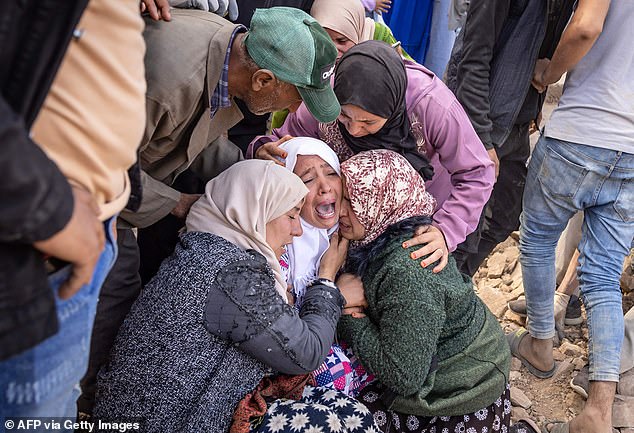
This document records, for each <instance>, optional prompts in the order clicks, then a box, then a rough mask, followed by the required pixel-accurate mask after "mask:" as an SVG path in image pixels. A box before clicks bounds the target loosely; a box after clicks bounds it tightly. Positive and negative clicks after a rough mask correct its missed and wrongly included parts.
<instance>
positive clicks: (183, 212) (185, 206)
mask: <svg viewBox="0 0 634 433" xmlns="http://www.w3.org/2000/svg"><path fill="white" fill-rule="evenodd" d="M200 196H201V194H185V193H181V198H180V200H179V201H178V204H177V205H176V207H174V209H172V212H171V213H172V215H174V216H175V217H176V218H180V219H182V220H184V219H185V218H187V214H188V213H189V209H191V207H192V205H193V204H194V203H196V201H197V200H198V199H199V198H200Z"/></svg>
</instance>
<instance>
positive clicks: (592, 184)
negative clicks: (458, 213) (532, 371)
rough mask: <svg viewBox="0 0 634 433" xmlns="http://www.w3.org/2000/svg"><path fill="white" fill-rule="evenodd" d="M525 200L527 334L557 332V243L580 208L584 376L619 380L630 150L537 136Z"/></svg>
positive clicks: (632, 204)
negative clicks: (587, 368) (585, 338)
mask: <svg viewBox="0 0 634 433" xmlns="http://www.w3.org/2000/svg"><path fill="white" fill-rule="evenodd" d="M523 208H524V210H523V213H522V216H521V229H520V230H521V235H520V262H521V264H522V275H523V278H524V290H525V292H526V303H527V314H528V318H529V325H528V326H529V332H530V334H531V335H532V336H533V337H534V338H538V339H549V338H552V337H553V336H554V335H555V321H554V317H553V311H554V305H553V295H554V292H555V247H556V245H557V240H558V239H559V236H560V234H561V232H562V231H563V229H564V228H565V226H566V223H567V222H568V220H569V219H570V218H571V217H572V216H573V215H574V214H575V212H577V211H578V210H582V211H583V212H584V220H583V226H582V233H581V243H580V244H579V251H580V253H581V256H580V258H579V263H580V265H579V268H578V271H577V273H578V277H579V283H580V289H581V297H582V299H583V303H584V305H585V307H586V313H587V318H588V353H589V360H590V380H600V381H610V382H618V380H619V364H620V354H621V344H622V341H623V310H622V307H621V301H622V299H621V290H620V287H619V278H620V275H621V270H622V266H623V261H624V259H625V256H626V255H627V254H629V249H630V245H631V243H632V237H633V236H634V155H633V154H627V153H623V152H617V151H611V150H607V149H601V148H598V147H591V146H586V145H582V144H576V143H570V142H565V141H561V140H556V139H552V138H546V137H543V136H542V137H541V138H540V139H539V142H538V143H537V146H536V147H535V151H534V152H533V156H532V159H531V162H530V164H529V166H528V176H527V179H526V189H525V190H524V201H523Z"/></svg>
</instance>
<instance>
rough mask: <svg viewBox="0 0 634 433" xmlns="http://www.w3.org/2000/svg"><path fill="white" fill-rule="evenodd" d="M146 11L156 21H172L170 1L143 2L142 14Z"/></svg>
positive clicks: (151, 0)
mask: <svg viewBox="0 0 634 433" xmlns="http://www.w3.org/2000/svg"><path fill="white" fill-rule="evenodd" d="M146 11H147V12H148V13H149V14H150V17H151V18H152V19H153V20H154V21H160V20H164V21H170V20H171V19H172V15H171V14H170V4H169V1H168V0H141V13H143V12H146Z"/></svg>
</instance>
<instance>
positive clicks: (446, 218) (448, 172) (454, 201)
mask: <svg viewBox="0 0 634 433" xmlns="http://www.w3.org/2000/svg"><path fill="white" fill-rule="evenodd" d="M438 81H439V80H438ZM431 93H432V94H427V95H425V96H423V97H422V98H421V100H420V101H419V102H418V103H417V104H416V105H415V106H414V107H412V108H413V110H414V112H415V114H416V116H417V117H418V118H419V119H420V121H421V123H422V125H423V128H424V134H425V136H426V141H427V148H428V156H429V157H430V159H431V163H432V165H433V166H434V178H433V179H432V180H431V181H429V182H428V183H427V189H428V191H429V192H430V193H431V194H432V195H434V196H435V197H436V199H437V200H438V210H437V211H436V213H435V214H434V225H435V226H436V227H438V228H439V229H441V230H442V232H443V234H444V235H445V240H446V242H447V246H448V247H449V251H454V250H455V249H456V246H458V244H460V243H462V242H463V241H464V240H465V238H466V236H467V235H468V234H470V233H471V232H473V231H474V230H475V229H476V227H477V225H478V221H479V220H480V214H481V213H482V209H483V208H484V206H485V205H486V203H487V201H488V200H489V196H490V195H491V191H492V189H493V184H494V183H495V168H494V165H493V162H491V160H490V159H489V156H488V154H487V152H486V149H485V148H484V146H483V145H482V142H481V141H480V139H479V138H478V135H477V134H476V132H475V130H474V129H473V126H471V122H470V121H469V118H468V117H467V115H466V113H465V111H464V110H463V108H462V106H461V105H460V103H459V102H458V101H457V100H456V98H455V97H454V95H453V93H451V91H449V89H447V88H446V87H445V86H444V84H442V83H440V82H439V85H438V86H437V89H436V90H435V91H433V92H431ZM424 99H428V100H427V101H423V100H424Z"/></svg>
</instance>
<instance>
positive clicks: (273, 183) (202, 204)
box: [186, 159, 308, 301]
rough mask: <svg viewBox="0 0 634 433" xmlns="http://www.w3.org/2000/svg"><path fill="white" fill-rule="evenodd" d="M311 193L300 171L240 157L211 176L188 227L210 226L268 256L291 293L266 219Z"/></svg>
mask: <svg viewBox="0 0 634 433" xmlns="http://www.w3.org/2000/svg"><path fill="white" fill-rule="evenodd" d="M307 193H308V189H307V188H306V186H305V185H304V183H303V182H302V181H301V179H300V178H299V177H297V176H296V175H295V174H293V173H292V172H290V171H289V170H287V169H285V168H284V167H281V166H279V165H277V164H275V163H274V162H272V161H262V160H257V159H252V160H247V161H241V162H238V163H236V164H234V165H232V166H231V167H229V168H228V169H227V170H225V171H224V172H222V173H221V174H220V175H219V176H217V177H216V178H214V179H212V180H210V181H209V182H208V183H207V186H206V187H205V194H204V195H203V196H202V197H201V198H200V199H199V200H198V201H197V202H196V203H195V204H194V205H193V206H192V208H191V210H190V211H189V215H188V216H187V222H186V227H187V231H189V232H192V231H198V232H209V233H213V234H215V235H218V236H220V237H222V238H224V239H226V240H228V241H229V242H231V243H233V244H235V245H237V246H239V247H240V248H242V249H244V250H247V249H252V250H255V251H257V252H259V253H260V254H262V255H263V256H264V257H265V258H266V261H267V263H268V264H269V266H270V267H271V269H273V274H274V275H275V288H276V290H277V292H278V293H279V294H280V296H281V297H282V298H283V299H284V300H285V301H287V298H286V281H285V279H284V277H283V276H282V270H281V268H280V264H279V262H278V260H277V257H276V256H275V253H274V252H273V249H272V248H271V247H270V246H269V244H268V243H267V242H266V223H268V222H269V221H271V220H274V219H275V218H277V217H279V216H281V215H283V214H284V213H286V212H288V211H289V210H291V209H292V208H293V207H294V206H296V205H297V204H298V203H299V202H300V200H301V199H303V198H304V197H305V196H306V194H307Z"/></svg>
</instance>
